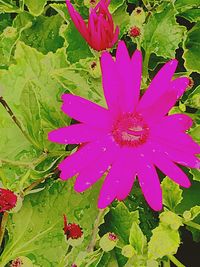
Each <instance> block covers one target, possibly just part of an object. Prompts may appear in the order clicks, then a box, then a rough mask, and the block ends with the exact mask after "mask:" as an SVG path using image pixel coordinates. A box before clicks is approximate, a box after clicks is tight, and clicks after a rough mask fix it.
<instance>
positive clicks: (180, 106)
mask: <svg viewBox="0 0 200 267" xmlns="http://www.w3.org/2000/svg"><path fill="white" fill-rule="evenodd" d="M179 109H180V111H182V112H185V111H186V106H185V104H183V103H181V102H179Z"/></svg>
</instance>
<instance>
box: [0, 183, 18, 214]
mask: <svg viewBox="0 0 200 267" xmlns="http://www.w3.org/2000/svg"><path fill="white" fill-rule="evenodd" d="M16 203H17V196H16V195H15V194H14V193H13V192H12V191H10V190H7V189H3V188H0V212H4V211H7V210H11V209H12V208H14V207H15V205H16Z"/></svg>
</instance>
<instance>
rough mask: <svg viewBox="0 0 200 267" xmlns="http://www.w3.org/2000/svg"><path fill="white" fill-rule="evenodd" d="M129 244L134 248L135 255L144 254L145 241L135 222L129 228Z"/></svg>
mask: <svg viewBox="0 0 200 267" xmlns="http://www.w3.org/2000/svg"><path fill="white" fill-rule="evenodd" d="M129 243H130V244H131V245H132V246H133V247H134V249H135V250H136V252H137V254H141V255H143V254H144V253H146V249H147V247H146V246H147V239H146V237H145V235H144V234H143V232H142V230H141V229H140V227H139V225H138V223H136V222H133V224H132V226H131V230H130V236H129Z"/></svg>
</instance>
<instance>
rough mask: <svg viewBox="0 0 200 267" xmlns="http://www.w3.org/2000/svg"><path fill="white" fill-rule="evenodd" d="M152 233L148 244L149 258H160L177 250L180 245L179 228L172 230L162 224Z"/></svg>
mask: <svg viewBox="0 0 200 267" xmlns="http://www.w3.org/2000/svg"><path fill="white" fill-rule="evenodd" d="M152 233H153V235H152V237H151V239H150V241H149V244H148V248H149V250H148V257H149V259H159V258H162V257H164V256H166V255H173V254H175V253H176V252H177V250H178V247H179V245H180V237H179V233H178V231H177V230H172V229H170V228H169V227H165V226H163V224H160V225H159V226H158V227H156V228H155V229H154V230H153V231H152Z"/></svg>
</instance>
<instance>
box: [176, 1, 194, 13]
mask: <svg viewBox="0 0 200 267" xmlns="http://www.w3.org/2000/svg"><path fill="white" fill-rule="evenodd" d="M175 7H176V9H177V10H178V11H179V12H180V11H185V10H187V9H191V8H195V7H199V0H176V1H175Z"/></svg>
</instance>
